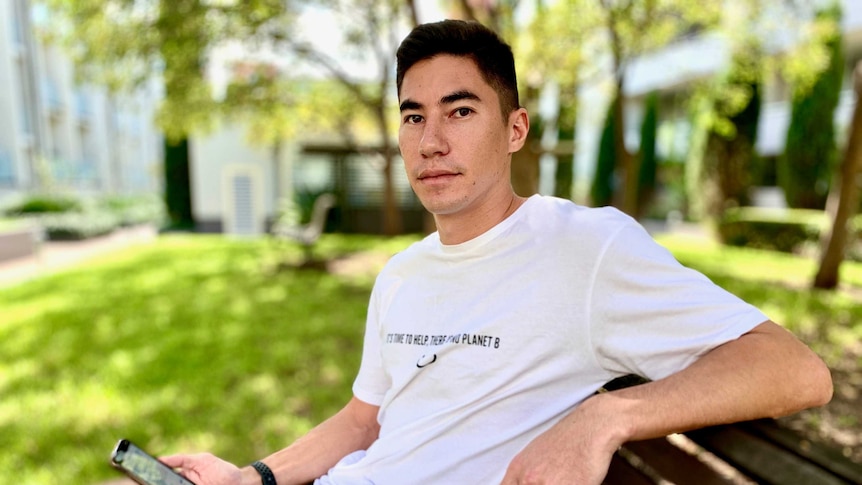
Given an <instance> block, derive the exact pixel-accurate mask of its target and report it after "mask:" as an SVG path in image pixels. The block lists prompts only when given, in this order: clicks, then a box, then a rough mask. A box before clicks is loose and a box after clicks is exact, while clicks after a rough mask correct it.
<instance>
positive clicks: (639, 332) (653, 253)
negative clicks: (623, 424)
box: [590, 221, 767, 379]
mask: <svg viewBox="0 0 862 485" xmlns="http://www.w3.org/2000/svg"><path fill="white" fill-rule="evenodd" d="M590 301H591V312H590V325H591V339H592V342H593V349H594V350H595V352H596V358H597V359H598V361H599V363H600V365H601V366H602V367H604V368H605V369H606V370H608V371H610V372H613V373H617V374H628V373H634V374H638V375H641V376H643V377H647V378H650V379H660V378H663V377H666V376H668V375H671V374H673V373H675V372H678V371H680V370H682V369H684V368H685V367H687V366H689V365H690V364H691V363H692V362H694V361H695V360H696V359H697V358H698V357H700V356H701V355H703V354H705V353H706V352H708V351H709V350H711V349H713V348H715V347H717V346H719V345H721V344H723V343H725V342H728V341H730V340H733V339H736V338H738V337H739V336H741V335H742V334H744V333H746V332H748V331H749V330H751V329H752V328H754V327H755V326H757V325H758V324H760V323H762V322H764V321H766V320H767V317H766V316H765V315H764V314H763V313H762V312H760V311H759V310H758V309H757V308H755V307H753V306H751V305H749V304H748V303H745V302H744V301H742V300H741V299H739V298H738V297H736V296H735V295H733V294H731V293H729V292H727V291H726V290H724V289H722V288H721V287H719V286H717V285H715V284H714V283H713V282H712V281H710V280H709V279H708V278H707V277H706V276H704V275H703V274H701V273H699V272H697V271H694V270H692V269H690V268H687V267H685V266H683V265H682V264H680V263H679V262H678V261H677V260H676V259H675V258H674V257H673V256H672V255H671V254H670V253H669V252H668V251H667V250H666V249H665V248H663V247H662V246H660V245H659V244H658V243H656V242H655V241H654V240H653V239H652V237H651V236H650V235H649V234H648V233H647V232H646V230H644V229H643V228H642V227H641V226H640V225H638V224H637V223H635V222H634V221H631V222H627V223H624V224H623V226H622V227H621V228H620V230H618V231H617V232H616V233H615V234H614V235H613V236H612V237H611V239H610V240H609V242H608V243H607V245H606V247H605V249H604V251H603V252H602V253H601V255H600V261H599V263H598V265H597V270H596V274H595V276H594V285H593V291H592V295H591V299H590Z"/></svg>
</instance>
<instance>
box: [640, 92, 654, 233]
mask: <svg viewBox="0 0 862 485" xmlns="http://www.w3.org/2000/svg"><path fill="white" fill-rule="evenodd" d="M657 131H658V93H655V92H653V93H650V94H649V96H647V99H646V112H645V113H644V119H643V123H642V124H641V147H640V150H639V153H638V155H639V156H640V171H639V172H638V210H639V211H640V212H639V213H638V214H637V215H638V216H640V215H642V214H643V212H644V211H645V209H646V207H647V205H648V204H649V202H650V201H651V200H652V198H653V195H654V194H655V188H656V172H657V171H658V161H657V155H656V135H657Z"/></svg>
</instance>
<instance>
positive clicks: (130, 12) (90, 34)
mask: <svg viewBox="0 0 862 485" xmlns="http://www.w3.org/2000/svg"><path fill="white" fill-rule="evenodd" d="M42 1H43V2H44V3H45V4H46V5H47V6H48V7H49V8H50V9H51V11H52V12H53V13H55V14H57V17H56V18H58V19H60V20H59V22H58V23H59V25H55V26H54V28H53V29H52V31H53V32H54V33H55V34H54V35H57V36H59V37H60V38H61V40H62V41H64V43H65V44H66V45H67V46H68V47H69V48H70V51H71V53H72V56H73V58H74V59H75V61H76V63H77V65H78V68H79V74H80V75H81V76H82V77H83V78H85V79H88V80H90V81H93V82H95V83H99V84H104V85H106V86H107V87H108V88H109V89H111V90H113V91H120V90H131V89H135V88H138V87H141V86H143V85H144V84H145V83H148V82H150V81H152V80H153V79H158V80H159V81H160V82H161V83H162V87H163V91H164V101H163V103H162V105H161V106H160V108H159V110H158V114H157V120H156V121H157V122H158V125H159V126H160V127H161V128H162V130H163V131H164V133H165V135H166V136H165V185H166V187H165V197H166V202H167V206H168V212H169V214H170V216H171V218H172V221H173V224H174V225H179V226H190V225H193V222H194V221H193V220H192V212H191V198H190V187H189V172H188V170H189V168H188V160H189V157H188V143H187V141H186V139H187V137H188V135H189V134H191V133H192V132H194V131H195V130H199V129H205V128H206V127H208V126H209V124H210V123H211V121H212V115H213V113H215V112H216V103H215V101H214V100H213V98H212V96H211V93H210V88H209V85H208V84H207V82H206V79H205V78H204V72H205V66H206V62H207V56H208V54H209V52H210V49H211V48H212V47H214V46H216V45H218V44H221V43H225V42H228V41H231V40H241V41H244V42H251V41H253V40H255V39H256V40H263V39H265V38H278V37H285V38H286V37H288V34H289V29H290V26H291V22H292V20H293V17H294V15H293V14H294V12H293V11H292V10H291V5H290V4H289V3H287V2H285V1H283V0H249V1H244V2H208V1H206V0H142V1H129V0H113V1H107V2H106V1H103V0H42Z"/></svg>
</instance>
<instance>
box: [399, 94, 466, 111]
mask: <svg viewBox="0 0 862 485" xmlns="http://www.w3.org/2000/svg"><path fill="white" fill-rule="evenodd" d="M465 99H468V100H471V101H481V99H480V98H479V96H478V95H476V94H475V93H473V92H472V91H468V90H466V89H463V90H461V91H455V92H454V93H452V94H447V95H446V96H443V97H442V98H440V101H439V102H438V103H437V104H438V105H446V104H452V103H457V102H458V101H463V100H465ZM400 108H401V111H407V110H418V109H421V108H422V103H419V102H417V101H413V100H411V99H405V100H404V101H403V102H402V103H401V106H400Z"/></svg>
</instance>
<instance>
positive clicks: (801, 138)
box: [778, 3, 844, 209]
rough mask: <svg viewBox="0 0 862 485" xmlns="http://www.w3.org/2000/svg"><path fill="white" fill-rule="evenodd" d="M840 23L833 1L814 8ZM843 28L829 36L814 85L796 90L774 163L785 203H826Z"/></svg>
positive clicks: (833, 162) (841, 69) (810, 206)
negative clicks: (825, 60) (781, 151)
mask: <svg viewBox="0 0 862 485" xmlns="http://www.w3.org/2000/svg"><path fill="white" fill-rule="evenodd" d="M818 17H825V18H832V19H833V20H834V21H835V23H836V24H838V25H840V24H841V7H840V5H838V4H837V3H836V4H834V5H833V6H832V7H830V8H828V9H826V10H824V11H821V12H819V13H818ZM841 42H842V40H841V31H840V29H838V30H836V32H835V34H834V35H833V36H831V38H829V39H827V41H826V47H827V48H828V49H829V52H830V62H829V67H828V68H827V69H826V70H825V71H824V72H822V73H821V74H820V76H819V77H818V78H817V80H816V82H815V83H814V85H813V87H811V88H810V89H808V90H806V91H800V90H799V89H795V90H794V93H793V108H792V112H791V117H790V124H789V125H788V128H787V143H786V146H785V153H784V156H783V157H781V158H780V163H779V165H778V182H779V184H780V185H781V188H783V189H784V194H785V196H786V197H787V205H788V206H789V207H797V208H805V209H822V208H823V207H825V205H826V198H827V195H828V193H829V186H830V183H831V181H832V175H833V172H834V169H835V166H836V165H837V157H838V154H837V149H836V146H835V123H834V113H835V108H836V107H837V106H838V101H839V97H840V93H841V84H842V80H843V75H844V54H843V51H842V45H841Z"/></svg>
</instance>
